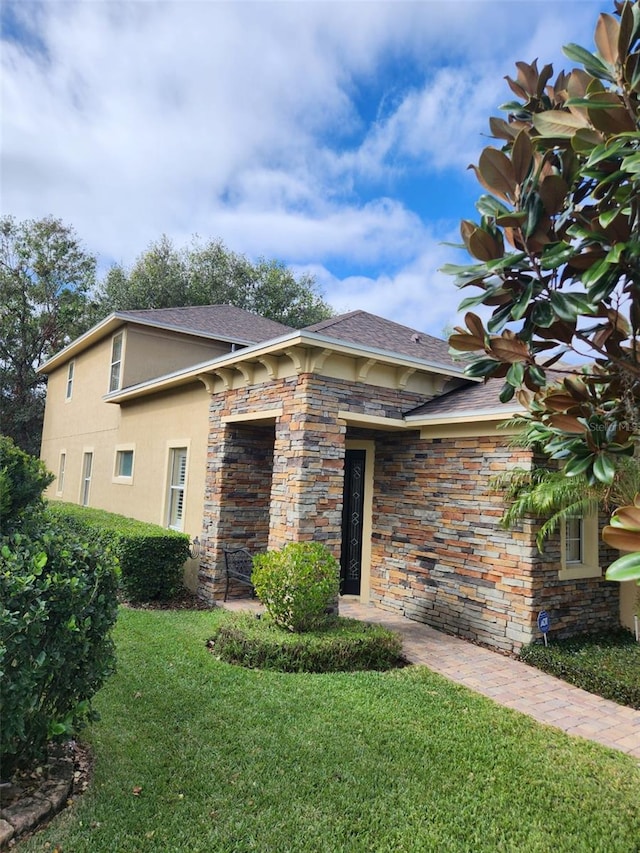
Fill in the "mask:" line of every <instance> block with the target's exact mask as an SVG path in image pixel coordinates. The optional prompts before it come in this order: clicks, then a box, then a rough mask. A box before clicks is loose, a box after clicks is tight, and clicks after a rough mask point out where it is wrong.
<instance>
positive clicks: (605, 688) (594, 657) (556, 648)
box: [520, 629, 640, 849]
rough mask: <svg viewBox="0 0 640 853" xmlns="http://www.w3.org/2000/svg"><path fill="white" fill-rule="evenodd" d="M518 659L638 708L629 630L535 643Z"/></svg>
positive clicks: (639, 661)
mask: <svg viewBox="0 0 640 853" xmlns="http://www.w3.org/2000/svg"><path fill="white" fill-rule="evenodd" d="M520 657H521V658H522V660H524V661H526V662H527V663H529V664H531V665H532V666H535V667H537V668H538V669H542V670H544V671H545V672H550V673H551V674H552V675H556V676H558V678H562V679H564V681H568V682H570V683H571V684H575V685H576V686H578V687H582V688H583V689H584V690H588V691H589V692H590V693H596V694H597V695H598V696H604V698H605V699H612V700H613V701H614V702H619V703H620V704H621V705H629V706H630V707H631V708H640V643H637V642H636V641H635V639H634V637H633V635H632V634H631V633H630V632H629V631H625V630H624V629H620V630H619V631H609V632H607V633H603V634H584V635H582V636H579V637H572V638H570V639H567V640H552V641H550V643H549V645H548V646H546V647H545V646H543V645H540V644H538V643H536V644H535V645H531V646H525V648H523V649H522V651H521V653H520ZM639 849H640V845H639Z"/></svg>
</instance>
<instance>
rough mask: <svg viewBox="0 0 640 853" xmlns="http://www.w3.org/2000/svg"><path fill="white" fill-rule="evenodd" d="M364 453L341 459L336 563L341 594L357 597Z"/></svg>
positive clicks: (360, 554)
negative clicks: (339, 551)
mask: <svg viewBox="0 0 640 853" xmlns="http://www.w3.org/2000/svg"><path fill="white" fill-rule="evenodd" d="M365 453H366V451H364V450H347V452H346V456H345V460H344V503H343V506H344V509H343V510H342V555H341V560H340V568H341V571H340V580H341V583H340V591H341V593H342V595H360V578H361V575H362V524H363V507H364V465H365Z"/></svg>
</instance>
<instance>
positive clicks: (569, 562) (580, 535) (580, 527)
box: [558, 511, 602, 580]
mask: <svg viewBox="0 0 640 853" xmlns="http://www.w3.org/2000/svg"><path fill="white" fill-rule="evenodd" d="M560 548H561V556H562V560H561V562H562V566H561V569H560V571H559V572H558V577H559V578H560V580H577V579H579V578H595V577H599V576H600V575H601V574H602V570H601V568H600V554H599V538H598V513H597V512H596V511H593V512H586V513H584V514H583V515H573V516H570V517H569V518H567V520H566V521H565V523H564V524H563V525H562V527H561V529H560Z"/></svg>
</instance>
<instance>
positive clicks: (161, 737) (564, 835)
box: [19, 610, 640, 853]
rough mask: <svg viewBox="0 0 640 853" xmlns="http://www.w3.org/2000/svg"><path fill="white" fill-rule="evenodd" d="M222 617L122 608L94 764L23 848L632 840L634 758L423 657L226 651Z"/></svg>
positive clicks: (95, 735) (562, 845)
mask: <svg viewBox="0 0 640 853" xmlns="http://www.w3.org/2000/svg"><path fill="white" fill-rule="evenodd" d="M217 619H218V614H217V613H216V612H215V611H214V612H210V613H208V612H172V611H133V610H122V611H121V614H120V618H119V623H118V626H117V630H116V640H117V644H118V653H119V668H118V672H117V674H116V675H115V676H114V677H113V678H112V679H111V680H110V681H109V682H108V684H107V686H106V687H105V688H103V690H102V691H101V693H100V694H99V695H98V697H97V707H98V709H99V710H100V712H101V714H102V720H101V722H99V723H96V724H94V725H93V726H92V728H91V730H90V731H89V732H88V734H87V736H88V739H89V740H90V742H91V743H92V745H93V748H94V750H95V754H96V768H95V777H94V780H93V782H92V784H91V786H90V788H89V790H88V791H87V793H86V794H85V795H84V796H83V797H81V798H80V799H79V800H78V802H77V803H75V805H74V806H73V807H72V808H71V809H69V810H67V811H66V812H64V813H62V814H61V815H60V816H59V817H58V818H56V819H55V820H54V821H53V822H52V823H51V824H50V825H49V826H48V827H47V828H46V829H45V830H44V831H43V832H41V833H38V834H37V835H36V836H34V837H33V838H31V839H29V840H27V841H25V842H22V843H21V845H20V848H19V849H20V851H21V853H28V851H44V850H48V851H51V850H53V849H55V848H56V847H57V848H58V849H59V850H62V851H65V853H67V851H69V853H71V851H73V853H103V852H104V853H146V851H149V853H152V851H153V853H157V851H167V853H177V851H185V853H187V851H188V853H198V851H201V853H225V852H226V851H228V853H232V851H233V853H243V851H260V853H269V851H272V853H288V851H291V853H293V851H309V853H324V851H327V853H336V851H338V852H339V851H363V853H364V851H378V853H382V851H388V853H398V851H408V853H414V851H438V853H441V851H469V853H470V852H471V851H473V853H479V851H492V853H493V851H508V853H515V851H527V853H534V851H549V850H554V851H556V852H557V853H558V851H560V852H561V851H567V853H568V851H571V853H577V851H585V853H587V851H588V853H596V851H602V853H615V851H629V853H631V851H637V850H638V839H640V768H639V767H638V762H637V760H633V759H632V758H630V757H628V756H625V755H623V754H621V753H616V752H613V751H610V750H607V749H605V748H604V747H600V746H598V745H596V744H592V743H589V742H586V741H581V740H578V739H572V738H570V737H568V736H566V735H564V734H562V733H561V732H557V731H555V730H552V729H549V728H544V727H542V726H539V725H537V724H535V723H534V722H533V721H532V720H530V719H529V718H528V717H525V716H522V715H520V714H518V713H516V712H513V711H510V710H507V709H504V708H501V707H499V706H497V705H495V704H493V703H492V702H490V701H489V700H487V699H484V698H482V697H480V696H478V695H476V694H473V693H471V692H470V691H468V690H466V689H465V688H462V687H460V686H457V685H454V684H451V683H449V682H447V681H446V680H445V679H443V678H441V677H439V676H437V675H435V674H434V673H432V672H430V671H429V670H428V669H426V668H424V667H407V668H405V669H401V670H394V671H391V672H388V673H379V672H358V673H353V674H346V673H336V674H331V675H307V674H284V673H277V672H268V671H262V670H247V669H243V668H240V667H235V666H232V665H230V664H226V663H223V662H221V661H218V660H216V659H215V657H214V656H213V655H212V654H211V653H210V652H209V651H208V650H207V649H206V645H205V644H206V641H207V639H208V638H209V637H210V636H211V634H212V628H213V627H214V625H215V623H216V620H217ZM47 845H48V846H47Z"/></svg>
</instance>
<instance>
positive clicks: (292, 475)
mask: <svg viewBox="0 0 640 853" xmlns="http://www.w3.org/2000/svg"><path fill="white" fill-rule="evenodd" d="M421 400H422V397H421V396H419V395H416V394H412V393H406V392H403V391H394V390H392V389H382V388H374V387H373V386H369V385H366V384H364V383H356V384H354V383H350V382H347V381H345V380H340V379H328V378H326V377H321V376H316V375H313V374H301V375H299V376H295V377H290V378H287V379H282V380H274V381H273V382H269V383H264V384H261V385H257V386H253V387H245V388H241V389H233V390H229V391H226V392H225V393H223V394H216V395H213V396H212V398H211V406H210V414H209V451H208V461H207V484H206V490H205V506H204V522H203V530H204V531H205V537H206V538H205V549H204V554H203V557H202V560H201V565H200V572H199V593H200V595H201V596H202V597H204V598H206V599H207V600H213V599H214V598H215V597H219V596H220V594H221V590H222V586H221V583H220V581H221V578H223V577H224V556H223V552H222V548H223V547H224V546H225V545H226V544H228V543H229V542H236V543H238V544H240V543H243V544H248V546H249V547H251V548H254V547H255V548H256V549H261V548H263V547H265V536H264V533H265V530H266V529H267V528H266V527H265V525H267V526H268V539H267V540H266V546H268V547H269V548H279V547H282V545H284V544H285V543H286V542H291V541H301V540H310V539H316V540H320V541H323V542H325V543H326V544H327V545H328V547H330V548H331V549H332V550H333V551H334V553H335V555H336V556H339V552H340V545H341V525H342V498H343V470H344V453H345V434H346V425H345V424H344V422H342V421H340V420H339V419H338V412H339V410H341V409H347V410H349V411H352V412H358V413H364V414H367V415H376V416H383V417H397V418H400V417H401V415H402V413H403V412H404V411H406V410H407V409H409V408H411V407H412V406H415V405H417V404H418V403H419V402H421ZM277 408H281V409H282V414H281V415H280V416H278V417H277V418H275V427H274V428H272V433H271V434H273V429H275V438H274V440H273V445H272V448H270V447H269V446H268V444H267V443H261V441H260V440H259V438H258V431H257V428H256V427H252V426H251V422H250V421H247V422H245V423H243V424H238V423H236V424H232V425H230V424H227V425H224V424H223V423H222V418H223V417H225V416H229V415H238V414H243V413H254V412H260V411H269V410H273V409H277ZM260 466H262V473H261V474H260V475H258V473H257V472H258V468H259V467H260ZM267 472H268V473H267ZM267 481H268V490H269V498H268V500H267V497H266V495H267Z"/></svg>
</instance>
